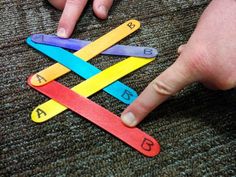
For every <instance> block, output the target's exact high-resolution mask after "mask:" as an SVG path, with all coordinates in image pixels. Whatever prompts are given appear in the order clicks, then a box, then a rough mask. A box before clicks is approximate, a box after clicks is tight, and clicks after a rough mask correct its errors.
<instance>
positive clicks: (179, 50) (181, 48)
mask: <svg viewBox="0 0 236 177" xmlns="http://www.w3.org/2000/svg"><path fill="white" fill-rule="evenodd" d="M185 46H186V44H183V45H181V46H179V48H178V50H177V52H178V54H181V53H182V52H183V50H184V48H185Z"/></svg>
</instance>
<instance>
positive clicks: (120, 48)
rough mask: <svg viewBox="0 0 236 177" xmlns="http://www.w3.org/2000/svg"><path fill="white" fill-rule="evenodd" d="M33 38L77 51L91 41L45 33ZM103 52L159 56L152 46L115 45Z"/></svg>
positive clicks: (35, 40)
mask: <svg viewBox="0 0 236 177" xmlns="http://www.w3.org/2000/svg"><path fill="white" fill-rule="evenodd" d="M31 40H32V41H33V42H35V43H39V44H47V45H52V46H57V47H62V48H66V49H71V50H76V51H77V50H80V49H81V48H83V47H84V46H86V45H88V44H89V43H91V41H85V40H79V39H64V38H59V37H57V36H53V35H45V34H34V35H32V37H31ZM102 54H107V55H118V56H133V57H143V58H154V57H156V56H157V54H158V52H157V50H156V49H155V48H151V47H137V46H128V45H115V46H113V47H111V48H109V49H107V50H105V51H104V52H103V53H102Z"/></svg>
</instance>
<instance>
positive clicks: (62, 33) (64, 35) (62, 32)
mask: <svg viewBox="0 0 236 177" xmlns="http://www.w3.org/2000/svg"><path fill="white" fill-rule="evenodd" d="M57 36H58V37H61V38H68V37H69V35H68V34H67V33H66V30H65V28H62V27H60V28H58V30H57Z"/></svg>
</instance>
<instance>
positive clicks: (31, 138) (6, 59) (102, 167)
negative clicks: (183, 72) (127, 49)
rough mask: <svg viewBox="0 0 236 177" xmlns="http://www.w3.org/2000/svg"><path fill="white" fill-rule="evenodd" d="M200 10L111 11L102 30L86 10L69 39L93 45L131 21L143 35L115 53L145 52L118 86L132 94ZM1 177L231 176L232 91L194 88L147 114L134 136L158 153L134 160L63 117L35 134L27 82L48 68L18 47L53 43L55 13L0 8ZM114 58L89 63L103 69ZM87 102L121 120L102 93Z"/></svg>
mask: <svg viewBox="0 0 236 177" xmlns="http://www.w3.org/2000/svg"><path fill="white" fill-rule="evenodd" d="M208 3H209V1H207V0H194V1H189V0H182V1H174V0H169V1H167V0H147V1H146V0H140V1H134V0H122V1H118V0H117V1H115V2H114V6H113V8H112V9H111V13H110V16H109V18H108V20H106V21H101V20H99V19H97V18H96V17H95V16H94V15H93V13H92V6H91V3H89V5H88V6H87V7H86V9H85V11H84V15H83V16H82V17H81V19H80V21H79V23H78V24H77V26H76V29H75V31H74V33H73V36H72V37H76V38H80V39H87V40H95V39H96V38H98V37H99V36H101V35H103V34H105V33H106V32H108V31H110V30H111V29H113V28H115V27H117V26H119V25H120V24H122V23H123V22H125V21H127V20H129V19H131V18H134V19H137V20H139V21H140V22H141V24H142V28H141V29H140V30H139V31H138V32H136V33H135V34H133V35H131V36H130V37H128V38H126V39H124V40H123V41H122V42H120V44H129V45H138V46H150V47H155V48H157V49H158V50H159V51H160V55H159V57H158V59H157V60H155V61H154V62H152V63H150V64H149V65H147V66H145V67H143V68H142V69H140V70H138V71H136V72H134V73H133V74H130V75H128V76H126V77H124V78H123V79H120V81H122V82H124V83H125V84H127V85H129V86H130V87H132V88H134V89H135V90H137V92H138V93H140V92H141V91H142V90H143V89H144V88H145V87H146V86H147V85H148V83H149V82H150V81H152V80H153V79H154V78H155V77H156V76H157V75H158V74H160V73H161V72H162V71H164V70H165V69H166V68H167V67H168V66H170V65H171V64H172V63H173V62H174V61H175V59H176V57H177V53H176V49H177V48H178V46H179V45H181V44H183V43H186V41H187V40H188V38H189V37H190V35H191V33H192V31H193V30H194V27H195V26H196V23H197V20H198V18H199V16H200V15H201V13H202V12H203V10H204V9H205V8H206V6H207V5H208ZM0 13H1V16H0V22H1V25H0V31H1V35H0V57H1V64H0V75H1V95H0V96H1V100H0V103H1V109H0V116H1V123H0V124H1V125H0V138H1V139H0V151H1V152H0V154H1V159H0V176H4V177H6V176H109V177H112V176H122V177H124V176H131V177H137V176H143V177H149V176H168V177H169V176H235V175H236V168H235V162H236V158H235V157H236V148H235V144H236V141H235V140H236V136H235V135H236V133H235V128H236V126H235V118H236V101H235V100H236V90H229V91H225V92H222V91H212V90H208V89H206V88H205V87H203V86H202V85H201V84H199V83H195V84H193V85H191V86H189V87H187V88H186V89H184V90H182V91H181V92H180V93H179V94H177V95H176V96H174V97H172V98H171V99H170V100H168V101H167V102H166V103H164V104H163V105H161V106H160V107H159V108H158V109H156V110H154V111H153V112H152V113H151V114H150V115H149V116H148V118H147V119H146V120H145V121H144V122H142V123H141V124H140V125H139V128H141V129H142V130H144V131H146V132H147V133H148V134H150V135H152V136H153V137H155V138H156V139H157V140H158V141H159V142H160V144H161V153H160V155H159V156H156V157H154V158H147V157H144V156H143V155H141V154H139V153H138V152H136V151H135V150H133V149H132V148H130V147H129V146H127V145H126V144H124V143H122V142H121V141H119V140H118V139H116V138H114V137H113V136H111V135H110V134H108V133H106V132H104V131H103V130H102V129H100V128H98V127H96V126H95V125H93V124H92V123H90V122H88V121H86V120H85V119H84V118H82V117H81V116H79V115H77V114H75V113H73V112H72V111H69V110H67V111H65V112H63V113H61V114H60V115H58V116H56V118H54V119H52V120H50V121H48V122H46V123H43V124H36V123H34V122H32V121H31V119H30V113H31V111H32V110H33V109H34V108H35V107H36V106H37V105H39V104H41V103H43V102H45V101H46V100H48V98H47V97H45V96H43V95H42V94H40V93H38V92H37V91H35V90H33V89H31V88H30V87H29V86H28V85H27V83H26V80H27V77H28V76H29V75H31V74H33V73H36V72H37V71H40V70H42V69H44V68H45V67H47V66H49V65H51V64H53V63H54V62H53V61H52V60H50V59H49V58H47V57H46V56H44V55H43V54H40V53H39V52H37V51H35V50H34V49H32V48H30V47H29V46H27V45H26V43H25V39H26V38H27V36H29V35H30V34H34V33H47V34H55V31H56V27H57V24H58V21H59V18H60V15H61V12H60V11H58V10H56V9H55V8H53V7H52V6H50V5H49V4H48V2H47V1H42V0H35V1H30V0H11V1H10V0H3V1H1V2H0ZM122 59H124V58H121V57H108V56H98V57H96V58H95V59H93V60H91V63H92V64H93V65H95V66H97V67H98V68H100V69H105V68H107V67H108V66H111V65H112V64H114V63H116V62H118V61H121V60H122ZM59 81H60V82H61V83H63V84H65V85H66V86H69V87H72V86H74V85H76V84H77V83H79V82H81V81H82V79H81V78H80V77H78V76H76V74H74V73H72V72H71V73H69V74H67V75H65V76H63V77H62V78H60V79H59ZM90 99H91V100H93V101H95V102H96V103H98V104H100V105H102V106H104V107H105V108H107V109H108V110H110V111H112V112H113V113H115V114H117V115H120V113H121V112H122V110H124V109H125V107H126V105H125V104H123V103H121V102H119V101H118V100H116V99H115V98H113V97H111V96H110V95H108V94H106V93H105V92H103V91H101V92H99V93H97V94H95V95H93V96H92V97H90Z"/></svg>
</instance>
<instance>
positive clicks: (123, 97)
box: [26, 37, 138, 104]
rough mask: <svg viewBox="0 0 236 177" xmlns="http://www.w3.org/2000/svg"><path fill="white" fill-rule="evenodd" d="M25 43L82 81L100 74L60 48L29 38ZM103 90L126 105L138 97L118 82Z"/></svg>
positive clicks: (86, 63)
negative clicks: (70, 71)
mask: <svg viewBox="0 0 236 177" xmlns="http://www.w3.org/2000/svg"><path fill="white" fill-rule="evenodd" d="M26 42H27V44H28V45H30V46H31V47H33V48H35V49H36V50H38V51H40V52H41V53H43V54H45V55H47V56H48V57H50V58H52V59H54V60H56V61H57V62H59V63H61V64H62V65H64V66H66V67H68V68H69V69H70V70H72V71H74V72H75V73H77V74H78V75H80V76H81V77H83V78H84V79H88V78H90V77H92V76H94V75H96V74H98V73H99V72H101V70H99V69H98V68H96V67H95V66H93V65H91V64H90V63H88V62H86V61H84V60H82V59H80V58H79V57H76V56H75V55H73V54H72V53H70V52H68V51H66V50H64V49H62V48H59V47H55V46H49V45H44V44H37V43H34V42H33V41H32V40H31V37H28V38H27V40H26ZM103 90H104V91H106V92H107V93H109V94H110V95H112V96H114V97H115V98H117V99H118V100H120V101H122V102H123V103H126V104H131V103H132V102H133V101H134V100H135V99H136V98H137V97H138V94H137V92H136V91H135V90H133V89H132V88H130V87H128V86H127V85H125V84H123V83H121V82H119V81H116V82H113V83H112V84H110V85H109V86H107V87H105V88H103Z"/></svg>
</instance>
